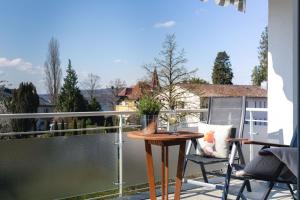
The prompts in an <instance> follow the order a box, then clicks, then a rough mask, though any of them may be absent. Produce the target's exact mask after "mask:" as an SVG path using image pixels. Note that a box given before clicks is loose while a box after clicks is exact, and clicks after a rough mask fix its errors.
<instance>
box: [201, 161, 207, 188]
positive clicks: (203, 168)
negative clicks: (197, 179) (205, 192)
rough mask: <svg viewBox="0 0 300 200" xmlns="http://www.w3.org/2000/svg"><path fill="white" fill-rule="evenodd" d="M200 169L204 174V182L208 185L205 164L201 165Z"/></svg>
mask: <svg viewBox="0 0 300 200" xmlns="http://www.w3.org/2000/svg"><path fill="white" fill-rule="evenodd" d="M200 167H201V172H202V176H203V180H204V182H205V183H208V178H207V174H206V170H205V167H204V164H202V163H200Z"/></svg>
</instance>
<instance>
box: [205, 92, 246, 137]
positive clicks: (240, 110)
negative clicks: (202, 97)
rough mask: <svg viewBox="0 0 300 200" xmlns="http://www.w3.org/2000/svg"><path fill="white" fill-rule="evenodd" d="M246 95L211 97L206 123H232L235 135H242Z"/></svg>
mask: <svg viewBox="0 0 300 200" xmlns="http://www.w3.org/2000/svg"><path fill="white" fill-rule="evenodd" d="M245 112H246V97H211V98H210V100H209V112H208V123H209V124H218V125H233V128H234V129H235V130H236V131H235V132H236V134H235V137H236V136H237V137H243V130H244V122H245Z"/></svg>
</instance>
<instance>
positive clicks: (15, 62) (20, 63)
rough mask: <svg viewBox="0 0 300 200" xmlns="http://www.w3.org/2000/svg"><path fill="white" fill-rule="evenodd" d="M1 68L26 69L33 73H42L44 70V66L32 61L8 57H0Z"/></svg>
mask: <svg viewBox="0 0 300 200" xmlns="http://www.w3.org/2000/svg"><path fill="white" fill-rule="evenodd" d="M0 68H3V69H5V68H11V69H15V70H18V71H25V72H28V73H31V74H41V73H42V72H43V69H42V67H40V66H33V64H32V63H30V62H27V61H25V60H23V59H22V58H14V59H11V60H10V59H8V58H4V57H0Z"/></svg>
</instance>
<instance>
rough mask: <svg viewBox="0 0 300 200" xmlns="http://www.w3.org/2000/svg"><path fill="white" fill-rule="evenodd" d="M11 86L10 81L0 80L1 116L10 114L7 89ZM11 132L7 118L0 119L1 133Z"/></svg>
mask: <svg viewBox="0 0 300 200" xmlns="http://www.w3.org/2000/svg"><path fill="white" fill-rule="evenodd" d="M7 86H10V84H8V81H5V80H0V114H6V113H8V112H9V111H8V109H7V100H8V97H7V95H6V94H5V90H6V87H7ZM9 131H11V126H10V120H9V119H5V118H0V133H6V132H9Z"/></svg>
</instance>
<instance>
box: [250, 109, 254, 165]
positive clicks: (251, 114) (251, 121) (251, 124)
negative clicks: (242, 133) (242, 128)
mask: <svg viewBox="0 0 300 200" xmlns="http://www.w3.org/2000/svg"><path fill="white" fill-rule="evenodd" d="M249 115H250V128H249V129H250V130H249V131H250V133H249V134H250V140H253V112H252V111H249ZM249 157H250V160H252V159H253V145H252V144H250V155H249Z"/></svg>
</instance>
